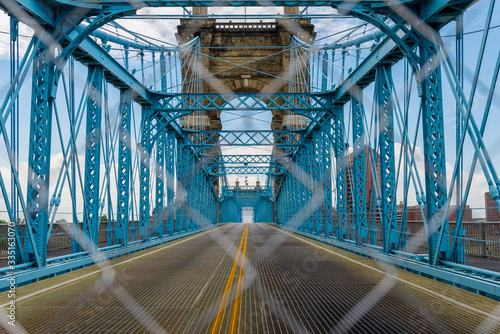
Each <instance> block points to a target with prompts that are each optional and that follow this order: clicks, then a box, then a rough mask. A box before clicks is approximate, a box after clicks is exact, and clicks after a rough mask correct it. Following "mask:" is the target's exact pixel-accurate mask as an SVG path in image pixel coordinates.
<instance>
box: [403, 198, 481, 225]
mask: <svg viewBox="0 0 500 334" xmlns="http://www.w3.org/2000/svg"><path fill="white" fill-rule="evenodd" d="M456 208H457V207H456V205H450V210H449V212H448V220H449V221H451V222H454V221H457V215H456V214H457V212H456ZM423 211H424V214H425V215H427V212H426V210H425V207H424V210H423ZM402 212H403V202H400V203H399V205H398V217H401V214H402ZM406 220H407V221H419V222H421V221H423V219H422V212H421V211H420V207H419V206H418V205H412V206H408V207H407V209H406ZM462 221H465V222H470V221H472V210H471V208H470V206H468V205H466V206H465V209H464V214H463V216H462Z"/></svg>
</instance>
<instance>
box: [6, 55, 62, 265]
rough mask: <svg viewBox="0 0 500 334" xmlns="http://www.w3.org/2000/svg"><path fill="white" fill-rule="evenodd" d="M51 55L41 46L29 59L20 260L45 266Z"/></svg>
mask: <svg viewBox="0 0 500 334" xmlns="http://www.w3.org/2000/svg"><path fill="white" fill-rule="evenodd" d="M52 57H53V55H52V52H51V51H50V48H49V47H47V48H46V47H44V46H43V45H41V46H40V47H38V48H37V49H36V50H35V60H34V61H33V79H32V92H31V121H30V140H29V159H28V169H29V170H30V172H29V173H28V190H27V193H26V206H27V208H26V209H27V214H28V216H27V217H26V219H27V225H26V229H27V231H26V233H25V234H26V235H29V236H30V237H29V238H28V237H25V238H24V253H25V259H24V261H25V262H32V261H36V264H37V266H38V267H43V266H45V264H46V261H47V227H48V219H49V216H48V209H49V202H48V201H49V176H50V155H51V150H50V148H51V133H52V131H51V130H52V109H53V103H54V99H55V86H54V84H55V83H54V77H55V68H54V64H53V63H52V62H51V61H52ZM4 135H5V134H4Z"/></svg>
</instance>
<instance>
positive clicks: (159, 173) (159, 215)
mask: <svg viewBox="0 0 500 334" xmlns="http://www.w3.org/2000/svg"><path fill="white" fill-rule="evenodd" d="M166 136H167V134H166V132H165V129H160V130H159V133H158V137H157V139H156V192H155V194H156V199H155V204H156V205H155V224H154V235H155V236H157V237H161V236H162V235H163V234H165V226H164V224H163V207H164V206H163V199H164V192H165V186H164V183H165V182H164V176H163V175H164V173H165V144H166Z"/></svg>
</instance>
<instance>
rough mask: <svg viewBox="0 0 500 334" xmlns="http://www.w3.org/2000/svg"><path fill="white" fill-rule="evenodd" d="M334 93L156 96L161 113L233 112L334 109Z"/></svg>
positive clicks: (155, 104) (155, 102) (156, 104)
mask: <svg viewBox="0 0 500 334" xmlns="http://www.w3.org/2000/svg"><path fill="white" fill-rule="evenodd" d="M331 101H332V95H331V94H324V93H275V94H263V93H234V94H213V93H210V94H185V93H183V94H156V95H155V98H154V104H153V107H154V109H155V110H158V111H166V112H171V111H179V112H183V113H191V112H194V111H199V110H201V111H233V110H282V111H287V110H292V111H294V110H301V111H307V112H311V111H327V110H330V109H331Z"/></svg>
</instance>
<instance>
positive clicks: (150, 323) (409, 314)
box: [0, 224, 500, 334]
mask: <svg viewBox="0 0 500 334" xmlns="http://www.w3.org/2000/svg"><path fill="white" fill-rule="evenodd" d="M242 255H245V257H243V256H242ZM84 275H87V276H84ZM82 276H83V277H82ZM0 296H1V298H2V299H1V300H2V301H5V300H7V296H6V293H3V294H1V295H0ZM17 297H18V301H17V303H16V309H17V320H18V325H21V326H22V327H23V328H24V329H25V330H26V331H27V332H28V333H145V332H146V333H147V332H151V333H188V334H192V333H231V332H234V333H344V332H350V333H471V332H474V331H477V332H480V333H486V332H491V333H493V332H497V331H498V330H500V327H497V326H498V324H499V323H500V321H499V318H498V316H499V313H500V303H498V302H496V301H494V300H491V299H489V298H485V297H482V296H479V295H476V294H473V293H470V292H467V291H464V290H461V289H458V288H455V287H452V286H450V285H446V284H443V283H440V282H436V281H433V280H430V279H427V278H424V277H419V276H417V275H413V274H411V273H408V272H405V271H402V270H398V269H395V268H393V267H390V266H388V267H386V266H382V265H381V264H380V263H377V262H374V261H372V260H369V259H367V258H363V257H360V256H356V255H354V254H351V253H348V252H344V251H341V250H338V249H336V248H333V247H330V246H326V245H324V244H321V243H319V242H315V241H311V240H309V239H305V238H302V237H299V236H296V235H291V234H288V233H285V232H282V231H279V230H277V229H275V228H273V227H271V226H269V225H265V224H229V225H224V226H222V227H220V228H217V229H213V230H210V231H208V232H206V233H201V234H199V235H195V236H193V237H190V238H186V239H181V240H179V241H176V242H173V243H170V244H164V245H162V246H158V247H156V248H151V249H148V250H145V251H142V252H138V253H135V254H132V255H129V256H125V257H122V258H119V259H115V260H112V261H109V262H108V263H105V264H100V265H99V266H92V267H88V268H84V269H81V270H78V271H74V272H72V273H68V274H65V275H61V276H59V277H54V278H51V279H47V280H44V281H41V282H38V283H34V284H31V285H28V286H24V287H20V288H18V290H17ZM489 315H490V316H489Z"/></svg>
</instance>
